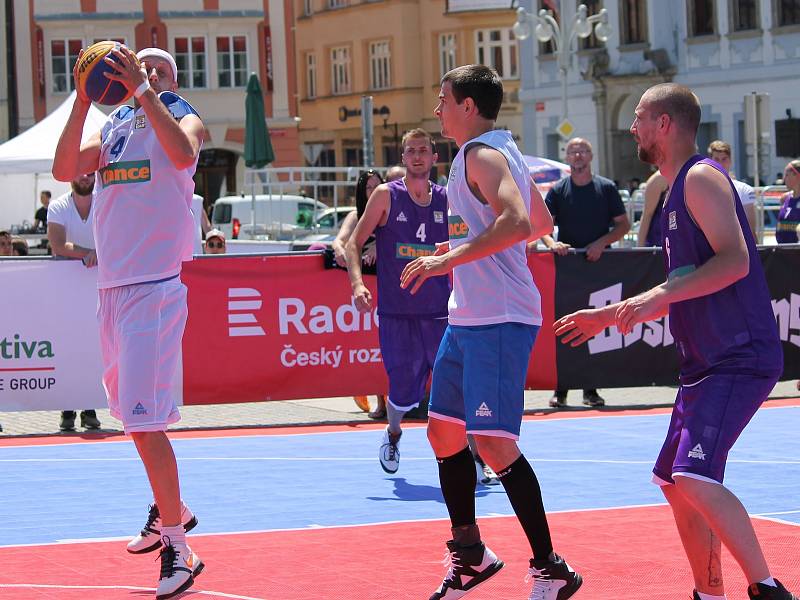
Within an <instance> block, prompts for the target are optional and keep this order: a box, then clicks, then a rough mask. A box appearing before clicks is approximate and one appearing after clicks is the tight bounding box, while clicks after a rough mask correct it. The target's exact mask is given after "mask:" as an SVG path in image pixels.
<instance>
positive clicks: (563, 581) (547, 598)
mask: <svg viewBox="0 0 800 600" xmlns="http://www.w3.org/2000/svg"><path fill="white" fill-rule="evenodd" d="M553 557H554V558H555V560H533V559H531V565H530V567H531V568H530V570H529V571H528V576H527V577H526V578H525V581H531V580H533V589H532V590H531V595H530V597H531V598H534V599H535V600H567V598H571V597H572V596H573V595H574V594H575V592H577V591H578V588H580V587H581V585H583V579H582V578H581V576H580V575H578V574H577V573H576V572H575V571H573V570H572V567H570V566H569V565H568V564H567V562H566V561H565V560H564V559H563V558H561V557H560V556H559V555H558V554H556V553H553Z"/></svg>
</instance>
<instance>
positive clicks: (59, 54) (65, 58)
mask: <svg viewBox="0 0 800 600" xmlns="http://www.w3.org/2000/svg"><path fill="white" fill-rule="evenodd" d="M81 48H83V41H82V40H51V42H50V68H51V70H52V72H53V91H54V92H71V91H72V90H74V89H75V82H74V81H73V80H72V69H73V68H74V67H75V63H76V62H78V53H79V52H80V51H81Z"/></svg>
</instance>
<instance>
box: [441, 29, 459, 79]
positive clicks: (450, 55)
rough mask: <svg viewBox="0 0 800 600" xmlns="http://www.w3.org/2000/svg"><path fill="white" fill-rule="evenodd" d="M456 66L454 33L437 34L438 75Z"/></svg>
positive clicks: (442, 74) (442, 75)
mask: <svg viewBox="0 0 800 600" xmlns="http://www.w3.org/2000/svg"><path fill="white" fill-rule="evenodd" d="M455 68H456V34H455V33H443V34H441V35H440V36H439V77H444V74H445V73H447V72H448V71H452V70H453V69H455Z"/></svg>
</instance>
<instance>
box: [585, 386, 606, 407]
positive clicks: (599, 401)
mask: <svg viewBox="0 0 800 600" xmlns="http://www.w3.org/2000/svg"><path fill="white" fill-rule="evenodd" d="M583 403H584V404H585V405H586V406H591V407H592V408H597V407H598V406H605V405H606V401H605V400H603V397H602V396H601V395H600V394H598V393H597V390H589V391H587V392H583Z"/></svg>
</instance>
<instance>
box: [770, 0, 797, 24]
mask: <svg viewBox="0 0 800 600" xmlns="http://www.w3.org/2000/svg"><path fill="white" fill-rule="evenodd" d="M775 4H776V6H775V8H776V9H777V10H776V12H777V15H776V16H777V21H778V27H784V26H786V25H800V0H775Z"/></svg>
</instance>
